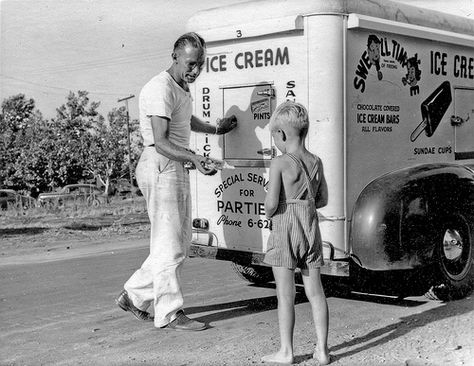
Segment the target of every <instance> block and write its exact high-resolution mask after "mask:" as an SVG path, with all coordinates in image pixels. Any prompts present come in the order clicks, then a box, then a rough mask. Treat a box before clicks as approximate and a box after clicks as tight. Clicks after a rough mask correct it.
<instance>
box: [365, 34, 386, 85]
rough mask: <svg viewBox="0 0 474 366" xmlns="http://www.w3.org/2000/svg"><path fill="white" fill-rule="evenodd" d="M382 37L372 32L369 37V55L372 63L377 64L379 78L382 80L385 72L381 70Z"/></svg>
mask: <svg viewBox="0 0 474 366" xmlns="http://www.w3.org/2000/svg"><path fill="white" fill-rule="evenodd" d="M381 43H382V42H381V41H380V39H379V38H378V37H377V36H376V35H375V34H371V35H370V36H369V38H368V39H367V55H368V56H369V60H370V62H371V63H372V64H374V65H375V68H376V70H377V77H378V79H379V80H382V77H383V74H382V71H380V45H381Z"/></svg>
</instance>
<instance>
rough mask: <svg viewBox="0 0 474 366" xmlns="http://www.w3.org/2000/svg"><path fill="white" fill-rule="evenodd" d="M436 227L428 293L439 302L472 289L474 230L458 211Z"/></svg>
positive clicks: (460, 296) (470, 291)
mask: <svg viewBox="0 0 474 366" xmlns="http://www.w3.org/2000/svg"><path fill="white" fill-rule="evenodd" d="M438 227H439V231H438V234H437V235H436V243H435V245H436V247H435V260H436V263H435V274H436V283H435V284H434V285H433V287H432V288H431V289H430V292H431V293H432V294H434V295H435V297H437V298H438V299H439V300H442V301H450V300H457V299H461V298H464V297H466V296H468V295H469V294H470V293H472V291H473V289H474V240H473V235H474V232H473V230H472V227H471V226H470V221H468V220H467V219H466V218H465V217H464V216H463V215H462V214H459V213H458V214H454V215H451V216H449V217H447V218H446V219H445V220H443V222H442V223H441V224H440V225H439V226H438Z"/></svg>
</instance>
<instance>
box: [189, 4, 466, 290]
mask: <svg viewBox="0 0 474 366" xmlns="http://www.w3.org/2000/svg"><path fill="white" fill-rule="evenodd" d="M187 29H188V30H189V31H195V32H197V33H199V34H200V35H201V36H202V37H203V38H204V39H205V40H206V41H207V56H206V61H205V64H204V66H203V70H202V73H201V76H200V77H199V78H198V80H197V81H196V82H195V83H194V84H193V85H192V87H193V89H192V93H193V99H194V108H195V114H196V115H197V116H198V117H200V118H201V119H203V120H204V121H209V122H211V123H214V121H215V120H216V119H218V118H222V117H224V116H230V115H235V116H236V117H237V119H238V127H237V128H236V129H234V130H233V131H231V132H230V133H228V134H225V135H211V134H209V135H203V134H195V135H192V145H193V146H192V147H193V148H194V149H195V150H196V151H199V152H200V153H203V154H205V155H207V156H210V157H213V158H217V159H221V160H223V161H224V162H225V166H224V168H223V169H222V170H219V171H218V173H217V174H216V175H214V176H211V177H209V176H204V175H202V174H199V173H198V172H196V171H194V172H191V181H192V196H193V241H192V246H191V256H199V257H205V258H212V259H220V260H228V261H232V262H233V263H234V266H235V268H236V269H237V271H238V272H239V273H240V274H241V275H242V276H244V277H245V278H246V279H248V280H249V281H251V282H255V283H258V282H266V281H271V269H270V268H269V267H267V266H265V265H264V263H263V262H262V259H263V256H264V253H265V251H266V245H267V239H268V236H269V234H270V230H271V221H270V220H268V219H267V218H266V217H265V210H264V199H265V194H266V189H267V187H268V182H269V167H270V163H271V160H272V158H273V157H275V156H276V154H279V152H278V151H276V149H275V147H274V145H273V143H272V137H271V132H270V130H269V119H270V116H271V115H272V111H273V110H274V109H275V107H276V106H277V105H279V104H280V103H282V102H283V101H285V100H294V101H297V102H300V103H302V104H304V105H305V106H306V107H307V108H308V111H309V116H310V129H309V133H308V136H307V140H306V145H307V147H308V149H309V150H310V151H312V152H313V153H315V154H317V155H318V156H319V157H320V158H321V159H322V161H323V164H324V171H325V175H326V180H327V183H328V186H329V202H328V204H327V206H325V207H324V208H321V209H320V210H319V213H318V216H319V224H320V227H321V232H322V238H323V250H324V259H325V265H324V267H323V268H322V270H321V271H322V274H323V275H325V277H327V278H336V279H340V280H341V281H345V283H346V285H347V284H349V286H350V287H351V288H352V289H354V290H356V291H380V292H381V293H387V294H389V293H390V294H396V295H399V296H407V295H410V294H412V293H413V292H415V291H422V292H424V291H426V290H428V289H430V288H431V289H432V291H434V292H433V293H435V295H436V296H438V297H439V298H440V299H454V298H461V297H464V296H466V295H467V294H469V293H470V292H471V291H472V290H473V288H474V21H473V20H472V19H469V18H464V17H458V16H454V15H448V14H444V13H440V12H435V11H430V10H426V9H421V8H416V7H413V6H409V5H404V4H401V3H396V2H392V1H382V0H370V1H369V0H358V1H344V0H331V1H329V0H311V1H310V0H293V1H286V0H256V1H251V2H246V3H240V4H235V5H231V6H226V7H220V8H214V9H210V10H205V11H201V12H199V13H197V14H195V15H193V16H192V17H191V18H190V19H189V21H188V23H187ZM370 287H376V288H370ZM415 289H416V290H415ZM420 293H421V292H420Z"/></svg>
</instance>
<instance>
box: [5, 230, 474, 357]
mask: <svg viewBox="0 0 474 366" xmlns="http://www.w3.org/2000/svg"><path fill="white" fill-rule="evenodd" d="M15 253H16V254H15ZM146 254H147V239H146V238H143V237H142V238H140V237H137V236H135V237H133V238H132V239H130V238H128V239H127V238H126V237H124V236H123V235H122V236H120V238H118V237H117V238H112V237H110V238H108V239H107V240H101V241H97V240H96V241H87V242H84V241H78V242H74V241H68V242H64V241H63V242H61V241H59V242H58V243H57V244H56V245H55V246H50V247H47V248H44V247H38V248H36V249H35V250H30V251H29V252H25V251H19V252H18V251H17V252H14V251H12V250H10V251H8V252H7V251H4V253H3V255H2V257H1V258H0V280H1V289H2V291H1V295H0V308H1V312H0V324H1V327H0V328H1V331H0V332H1V335H0V364H1V365H35V366H36V365H171V366H174V365H204V366H205V365H216V366H223V365H236V366H237V365H255V364H261V361H260V357H261V356H262V355H264V354H266V353H268V352H271V351H273V350H275V349H276V348H277V346H278V342H279V337H278V326H277V322H276V320H277V319H276V316H277V314H276V306H277V302H276V297H275V290H274V286H273V285H272V284H269V285H268V286H265V287H257V286H253V285H250V284H248V283H245V282H243V281H242V280H241V279H239V278H238V277H237V276H236V275H235V274H234V273H233V272H232V269H231V266H230V264H229V263H228V262H222V261H212V260H204V259H196V258H194V259H189V260H188V262H187V263H186V265H185V270H184V274H183V276H184V282H185V286H184V293H185V303H186V309H185V310H186V312H187V313H188V315H190V317H192V318H196V319H198V320H200V321H204V322H207V323H208V324H209V325H210V329H208V330H206V331H203V332H199V333H197V334H194V333H185V332H181V333H178V332H173V331H164V330H158V329H155V328H154V327H153V326H152V324H150V323H142V322H139V321H137V320H135V318H133V317H132V316H131V315H130V314H128V313H125V312H123V311H122V310H120V309H119V308H118V307H116V306H115V304H114V297H115V296H116V295H117V294H118V292H119V291H120V290H121V288H122V285H123V282H124V281H125V280H126V279H127V278H128V276H129V275H130V274H131V273H132V272H133V270H134V269H135V268H137V266H139V265H140V264H141V262H142V260H143V259H144V258H145V256H146ZM296 303H297V305H296V319H297V324H296V334H295V346H296V349H295V351H296V355H297V357H296V361H295V364H298V365H315V364H316V363H315V362H314V361H313V360H312V359H311V354H312V352H313V347H314V344H315V343H314V330H313V326H312V322H311V318H310V311H309V304H308V302H307V300H306V299H305V297H304V295H303V293H302V291H300V292H299V293H298V295H297V299H296ZM328 303H329V308H330V334H329V345H330V349H331V354H332V355H333V364H334V365H347V366H353V365H364V366H365V365H411V366H417V365H439V366H444V365H474V362H473V361H472V360H474V331H473V329H474V302H473V298H472V297H470V298H467V299H464V300H460V301H455V302H450V303H441V302H438V301H430V300H427V299H425V298H423V297H413V298H407V299H404V300H401V301H400V300H396V299H393V298H387V297H379V296H372V295H366V294H356V293H352V294H350V295H348V296H346V297H332V296H330V297H329V298H328Z"/></svg>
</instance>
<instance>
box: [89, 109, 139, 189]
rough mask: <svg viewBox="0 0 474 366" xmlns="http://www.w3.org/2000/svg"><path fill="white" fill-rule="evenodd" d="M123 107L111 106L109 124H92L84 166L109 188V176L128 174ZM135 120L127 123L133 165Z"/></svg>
mask: <svg viewBox="0 0 474 366" xmlns="http://www.w3.org/2000/svg"><path fill="white" fill-rule="evenodd" d="M126 113H127V112H126V109H125V107H120V108H118V109H117V108H114V109H113V110H112V111H111V112H109V114H108V124H106V123H103V122H102V123H99V124H97V125H95V126H94V130H95V133H94V134H93V136H92V139H91V145H90V152H91V155H90V157H89V160H88V163H87V167H88V170H89V171H90V172H91V173H92V174H93V175H94V177H95V178H96V179H97V180H98V181H99V182H101V184H103V185H104V186H105V189H106V191H109V189H110V183H111V180H112V179H114V180H117V179H119V178H121V177H123V176H126V175H128V169H129V168H128V136H127V114H126ZM137 132H138V123H135V124H134V125H132V126H130V133H131V137H132V138H131V141H133V143H131V147H132V148H131V151H132V158H131V161H132V166H134V164H133V163H134V162H136V160H137V156H138V154H139V152H138V150H139V148H140V146H139V145H140V142H141V140H140V139H137Z"/></svg>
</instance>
